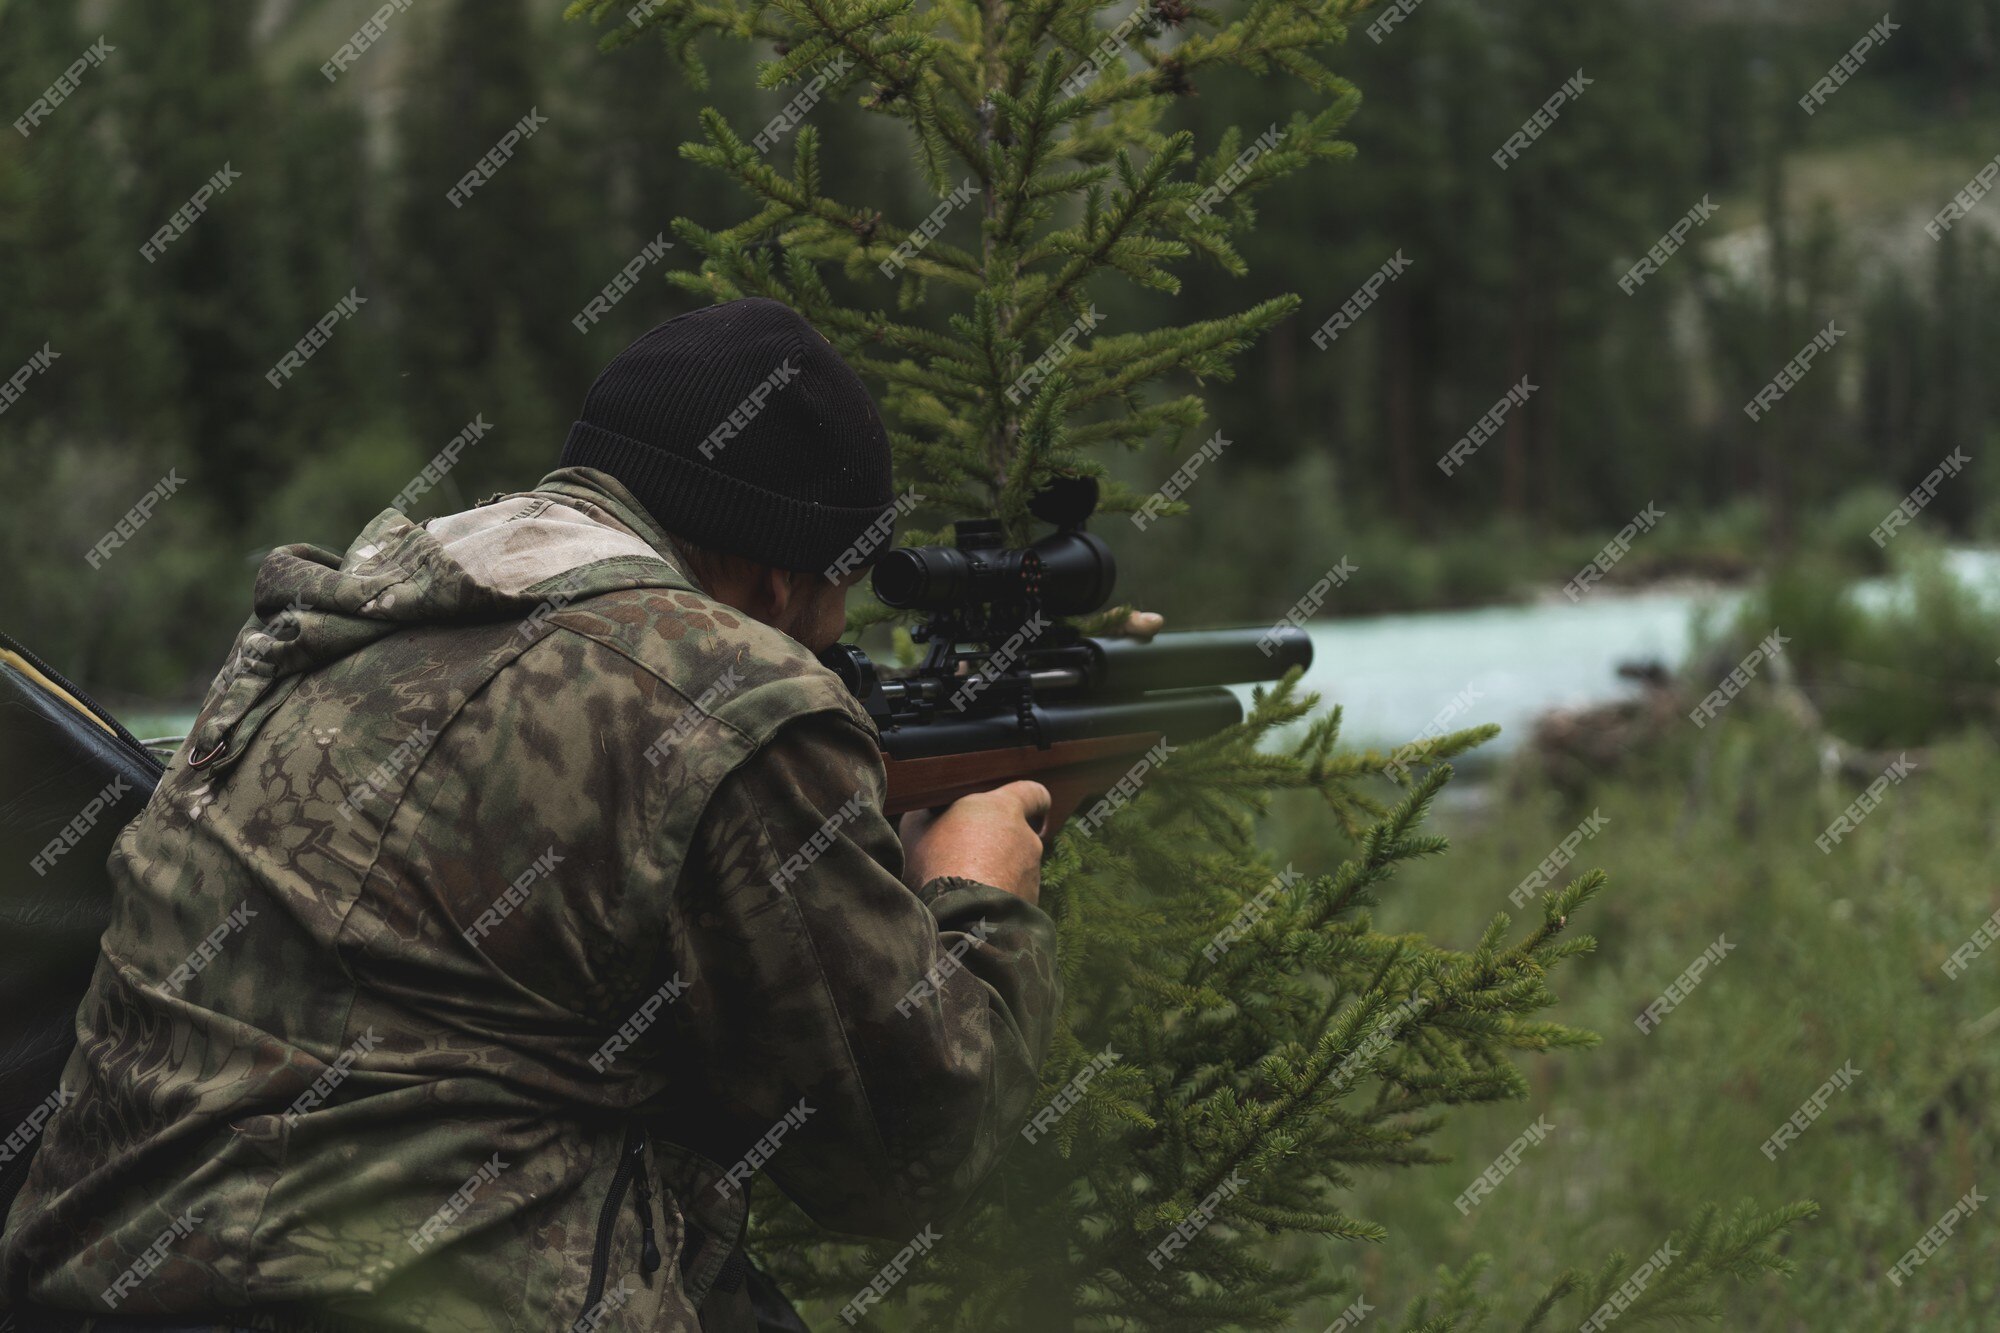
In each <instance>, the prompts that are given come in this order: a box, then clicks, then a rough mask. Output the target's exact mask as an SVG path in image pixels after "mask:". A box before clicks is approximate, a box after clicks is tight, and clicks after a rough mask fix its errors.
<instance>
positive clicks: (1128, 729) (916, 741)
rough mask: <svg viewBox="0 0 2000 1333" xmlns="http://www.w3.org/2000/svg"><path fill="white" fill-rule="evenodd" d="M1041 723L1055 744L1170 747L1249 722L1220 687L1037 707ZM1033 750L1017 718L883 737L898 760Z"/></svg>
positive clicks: (930, 725) (960, 722)
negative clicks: (1118, 739)
mask: <svg viewBox="0 0 2000 1333" xmlns="http://www.w3.org/2000/svg"><path fill="white" fill-rule="evenodd" d="M1035 718H1036V721H1037V722H1038V723H1039V724H1040V728H1041V733H1042V739H1044V740H1046V741H1048V742H1050V743H1051V744H1053V743H1054V742H1056V741H1077V740H1086V739H1089V738H1092V737H1098V736H1122V735H1126V734H1129V733H1132V732H1147V731H1157V732H1160V733H1161V734H1163V735H1164V736H1165V737H1166V738H1167V740H1168V741H1169V742H1170V743H1177V742H1179V741H1182V740H1196V739H1199V738H1200V737H1203V736H1208V735H1213V734H1214V733H1215V732H1218V731H1220V730H1222V729H1223V728H1224V727H1231V726H1234V725H1236V724H1237V723H1238V722H1241V721H1242V720H1243V705H1242V704H1241V703H1239V702H1237V699H1236V696H1235V695H1234V694H1231V693H1230V692H1229V691H1228V690H1225V689H1222V688H1220V687H1219V686H1218V687H1213V688H1210V689H1204V690H1179V691H1176V692H1174V693H1172V694H1159V695H1150V696H1147V697H1145V698H1140V699H1110V700H1104V701H1098V702H1084V701H1081V700H1071V701H1065V702H1058V703H1043V704H1037V705H1036V706H1035ZM1031 744H1033V741H1032V740H1030V739H1029V737H1027V736H1026V735H1024V734H1023V733H1022V730H1021V724H1020V722H1019V720H1018V719H1017V718H1015V716H1014V715H1013V714H1012V713H1006V714H994V715H987V716H972V715H967V716H962V717H948V716H945V715H943V714H942V713H940V714H939V715H938V716H937V717H936V718H934V719H933V720H932V721H930V722H926V723H923V724H921V725H910V726H902V727H892V728H890V729H889V730H888V731H885V732H884V733H882V751H883V753H885V754H887V755H888V756H889V757H890V758H892V759H928V758H930V757H932V756H934V755H942V754H962V753H965V752H966V751H970V750H999V749H1008V748H1012V747H1015V746H1021V745H1031Z"/></svg>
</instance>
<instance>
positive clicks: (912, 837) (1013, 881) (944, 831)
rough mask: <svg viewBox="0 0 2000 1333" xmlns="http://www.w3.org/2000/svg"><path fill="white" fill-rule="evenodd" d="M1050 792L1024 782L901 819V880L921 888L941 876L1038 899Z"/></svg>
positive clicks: (910, 814)
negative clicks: (1042, 829) (935, 811)
mask: <svg viewBox="0 0 2000 1333" xmlns="http://www.w3.org/2000/svg"><path fill="white" fill-rule="evenodd" d="M1048 813H1049V789H1048V788H1047V787H1044V786H1043V785H1042V784H1041V783H1039V782H1032V781H1028V780H1026V779H1023V780H1022V781H1020V782H1010V783H1008V784H1007V785H1006V786H1004V787H996V788H994V789H993V790H992V791H983V792H976V793H974V794H973V795H971V796H961V797H959V798H958V799H957V800H956V801H953V802H952V803H951V804H950V805H949V806H947V807H945V810H944V813H943V814H938V815H934V814H932V813H931V812H930V811H928V810H913V811H911V812H910V813H909V814H907V815H904V816H903V821H902V824H901V826H900V828H899V830H898V831H899V832H900V833H901V835H902V839H903V880H904V882H905V883H907V884H908V885H909V886H910V887H911V888H913V889H915V888H922V887H923V886H924V885H925V884H927V883H929V882H930V881H931V880H933V879H936V878H937V877H938V876H939V875H956V876H961V877H963V878H965V879H976V880H978V881H979V882H980V883H981V884H991V885H993V886H994V887H995V888H997V889H1004V890H1006V891H1007V892H1008V893H1011V894H1013V895H1014V896H1015V897H1016V898H1022V899H1025V900H1027V901H1028V902H1031V903H1033V902H1037V901H1039V900H1040V898H1041V896H1042V840H1041V836H1040V833H1039V829H1040V827H1041V824H1042V821H1043V819H1045V818H1046V817H1047V816H1048Z"/></svg>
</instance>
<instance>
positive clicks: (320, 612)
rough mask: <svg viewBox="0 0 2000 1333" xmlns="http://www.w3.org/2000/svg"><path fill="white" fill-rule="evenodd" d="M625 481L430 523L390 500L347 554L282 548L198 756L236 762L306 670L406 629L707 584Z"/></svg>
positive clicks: (216, 690)
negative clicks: (636, 508) (672, 551)
mask: <svg viewBox="0 0 2000 1333" xmlns="http://www.w3.org/2000/svg"><path fill="white" fill-rule="evenodd" d="M607 482H608V483H609V486H606V485H604V484H603V483H607ZM614 488H616V489H614ZM617 489H622V488H617V483H616V482H612V481H611V480H610V478H602V479H600V478H598V477H597V476H596V474H593V473H591V472H590V471H589V470H587V469H574V468H572V469H564V470H563V471H561V472H558V473H555V474H552V475H551V476H550V477H549V478H547V479H545V481H544V483H543V487H542V488H538V489H537V490H534V491H527V492H522V493H519V494H515V495H508V496H501V497H498V498H496V499H494V500H492V501H489V502H488V503H486V504H483V505H481V506H479V507H477V508H474V509H469V510H467V511H465V512H464V513H459V514H451V515H447V516H445V517H443V518H434V519H431V520H429V521H428V522H425V523H422V524H417V523H413V522H411V521H410V520H409V519H408V518H407V517H405V516H404V515H403V514H402V513H400V512H398V511H397V510H394V509H385V510H383V511H382V512H381V513H380V514H378V515H376V516H375V518H374V519H373V521H371V522H370V523H369V524H368V526H367V527H365V528H363V529H362V530H361V533H360V535H359V536H357V537H356V538H355V539H354V541H353V543H352V544H350V545H349V546H348V548H347V550H346V551H345V552H344V553H342V554H340V555H338V556H336V555H334V554H333V553H332V552H330V551H326V550H323V549H321V548H319V547H316V546H309V545H305V544H298V545H292V546H280V547H278V548H277V549H276V550H274V551H272V552H271V553H270V554H269V555H267V556H266V557H265V558H264V563H263V565H262V567H261V568H260V569H259V570H258V571H257V585H256V593H255V602H254V605H255V614H254V615H253V616H252V617H251V619H250V621H249V622H248V623H247V624H246V625H245V626H244V627H243V629H242V630H241V631H240V632H239V633H238V634H237V636H236V644H235V647H234V648H233V649H232V651H231V653H230V658H229V661H228V663H227V664H226V665H225V666H224V668H223V670H222V672H221V674H220V675H218V676H217V677H216V680H215V683H214V684H213V685H212V686H211V687H210V689H209V695H208V698H207V700H206V701H205V702H204V703H203V705H202V710H201V714H200V715H199V716H198V717H197V718H196V719H195V725H194V728H193V731H192V733H191V734H190V736H189V738H188V748H187V754H188V756H189V758H190V762H193V763H196V764H197V765H198V766H203V767H210V768H219V767H221V766H223V765H226V764H227V762H228V761H229V760H230V759H231V758H233V757H234V756H235V755H236V754H239V753H241V751H242V748H243V746H244V745H245V744H246V743H247V742H248V739H249V737H250V736H251V735H252V734H254V732H255V730H256V724H257V723H258V722H259V721H261V720H262V718H263V716H264V715H265V714H266V713H268V712H269V711H270V709H272V708H274V707H276V706H277V704H278V703H279V702H280V701H281V700H282V699H283V697H284V696H285V695H286V694H287V693H289V692H290V686H291V684H293V683H295V682H296V681H297V679H298V678H299V677H300V676H302V675H304V674H306V673H307V672H310V671H313V670H316V669H318V668H319V667H322V666H325V665H326V664H327V663H329V662H334V661H337V660H339V659H340V658H342V657H345V656H347V655H348V654H349V653H352V652H355V651H357V650H358V649H361V648H364V647H366V646H367V645H369V644H371V643H373V642H375V641H376V640H377V639H381V638H383V637H385V636H387V635H390V634H393V633H395V632H396V631H397V630H400V629H408V628H413V627H416V626H434V625H450V624H487V623H491V622H493V621H497V620H508V619H517V620H521V621H523V622H524V625H526V626H529V627H532V626H533V625H534V624H535V623H536V622H538V621H539V620H541V619H546V618H547V617H548V616H549V615H551V614H553V613H554V612H555V611H558V610H560V609H561V608H562V607H564V606H567V605H568V604H569V603H571V602H574V601H579V600H581V599H583V598H586V597H594V596H596V595H598V594H599V593H605V592H612V591H615V590H618V589H623V588H639V587H654V588H680V589H685V590H690V591H697V592H698V591H700V589H699V587H698V586H697V585H696V584H695V583H694V581H693V580H692V579H690V578H688V577H687V576H686V575H684V574H683V573H682V572H681V571H680V570H679V568H677V567H676V566H675V564H674V563H673V562H672V561H671V560H670V559H669V558H668V557H667V556H666V555H664V554H663V553H662V550H661V547H663V546H664V545H665V535H664V533H660V532H659V531H658V530H657V527H656V526H653V525H649V524H647V523H646V522H645V520H643V519H642V518H641V517H640V516H639V515H636V514H634V513H632V512H631V510H632V507H631V506H628V505H627V504H626V503H625V499H624V497H622V496H620V495H619V494H618V493H617ZM641 533H645V534H646V535H645V536H641V535H640V534H641Z"/></svg>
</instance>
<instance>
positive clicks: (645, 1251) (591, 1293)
mask: <svg viewBox="0 0 2000 1333" xmlns="http://www.w3.org/2000/svg"><path fill="white" fill-rule="evenodd" d="M635 1176H636V1177H638V1181H639V1189H638V1192H637V1194H636V1196H635V1198H634V1202H635V1204H636V1206H637V1208H638V1211H639V1268H640V1271H641V1272H643V1273H645V1274H646V1275H647V1276H648V1277H650V1276H652V1274H653V1271H654V1270H655V1269H657V1268H658V1267H659V1266H660V1248H659V1246H658V1245H657V1244H655V1243H654V1240H653V1207H652V1196H653V1186H652V1182H651V1181H650V1180H648V1179H647V1178H646V1135H645V1132H644V1131H643V1130H641V1129H640V1128H639V1127H638V1126H637V1125H633V1126H630V1127H629V1128H627V1129H626V1131H625V1143H624V1146H623V1147H622V1148H621V1149H620V1150H619V1154H618V1167H617V1169H616V1170H614V1171H613V1172H612V1173H611V1188H610V1189H609V1190H608V1191H606V1193H605V1195H604V1206H603V1207H602V1208H601V1209H599V1210H598V1213H597V1244H596V1246H595V1247H594V1248H593V1249H592V1250H591V1253H590V1286H589V1288H588V1289H586V1290H585V1291H584V1293H583V1311H582V1313H581V1314H579V1315H578V1316H577V1318H578V1319H581V1318H583V1316H584V1315H587V1314H589V1313H590V1312H591V1311H592V1310H593V1309H595V1308H596V1306H597V1302H598V1301H599V1300H601V1299H602V1298H603V1296H604V1282H605V1279H606V1277H607V1276H609V1269H610V1267H611V1237H612V1234H613V1233H614V1232H616V1231H617V1229H618V1205H619V1204H621V1203H623V1202H625V1191H626V1190H628V1189H630V1188H631V1187H632V1181H633V1177H635Z"/></svg>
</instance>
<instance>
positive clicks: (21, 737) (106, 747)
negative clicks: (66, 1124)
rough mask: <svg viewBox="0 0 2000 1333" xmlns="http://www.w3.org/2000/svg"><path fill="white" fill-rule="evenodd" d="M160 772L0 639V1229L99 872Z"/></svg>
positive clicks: (67, 688) (67, 1032)
mask: <svg viewBox="0 0 2000 1333" xmlns="http://www.w3.org/2000/svg"><path fill="white" fill-rule="evenodd" d="M164 771H165V766H164V765H162V764H161V763H160V761H159V760H158V759H156V758H154V757H153V755H152V753H151V752H150V751H148V750H147V749H146V747H145V746H143V745H141V744H140V743H139V742H138V740H137V739H135V738H134V737H133V735H132V733H131V732H129V731H127V730H125V728H124V727H122V726H120V725H119V724H118V722H117V721H116V719H114V718H113V717H112V716H111V715H110V714H109V713H107V712H105V711H104V710H103V709H102V708H99V707H98V706H97V705H96V704H95V703H93V702H92V701H91V699H90V698H89V696H87V695H85V694H84V693H83V692H82V691H80V690H78V689H77V688H76V687H75V686H73V685H71V684H70V683H69V682H68V681H66V680H64V679H63V678H62V677H61V676H60V675H58V674H57V673H56V672H55V671H53V670H51V669H50V668H49V667H48V666H47V665H45V664H44V663H43V662H41V661H40V660H39V659H38V658H36V657H35V655H34V654H33V653H30V652H28V651H27V650H26V649H25V648H23V647H21V646H20V645H19V644H17V643H15V642H14V640H12V639H10V638H8V637H7V636H6V635H5V634H0V1135H5V1136H6V1137H5V1141H4V1143H0V1220H4V1219H5V1217H6V1215H7V1210H8V1209H9V1208H10V1207H12V1205H13V1202H14V1196H15V1195H16V1194H18V1193H19V1192H20V1190H21V1182H22V1181H23V1180H24V1179H26V1177H27V1174H28V1164H29V1162H31V1161H32V1160H34V1155H35V1153H34V1148H35V1141H36V1138H37V1136H38V1135H39V1133H40V1130H41V1127H42V1125H43V1123H44V1122H45V1121H46V1120H47V1119H48V1117H49V1115H50V1114H51V1113H52V1112H53V1111H54V1110H55V1109H56V1107H57V1106H59V1105H61V1098H62V1096H63V1093H62V1091H61V1090H59V1088H58V1078H59V1076H60V1075H61V1074H62V1069H63V1065H64V1063H65V1062H66V1061H67V1060H68V1059H69V1053H70V1050H71V1049H72V1048H73V1047H74V1046H75V1045H76V1009H77V1005H78V1004H80V1003H81V1002H82V1000H83V995H84V992H85V991H86V990H88V989H89V986H90V976H91V973H92V972H93V971H94V970H95V969H96V967H97V941H98V937H99V936H101V935H102V934H103V933H104V928H105V926H106V925H108V924H109V923H110V920H111V877H110V875H109V874H108V873H106V871H105V868H104V861H105V858H106V857H107V856H108V855H110V852H111V843H112V840H113V839H115V838H116V837H117V836H118V831H119V830H120V829H122V828H124V827H125V825H126V824H127V823H129V822H130V821H131V820H132V818H133V817H134V816H135V815H137V814H138V813H139V811H140V810H142V809H144V808H145V805H146V801H147V799H148V798H150V797H151V796H152V794H153V788H154V787H155V786H156V785H157V784H158V783H159V780H160V775H161V773H163V772H164Z"/></svg>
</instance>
